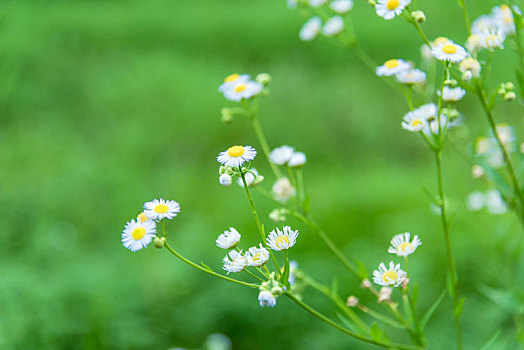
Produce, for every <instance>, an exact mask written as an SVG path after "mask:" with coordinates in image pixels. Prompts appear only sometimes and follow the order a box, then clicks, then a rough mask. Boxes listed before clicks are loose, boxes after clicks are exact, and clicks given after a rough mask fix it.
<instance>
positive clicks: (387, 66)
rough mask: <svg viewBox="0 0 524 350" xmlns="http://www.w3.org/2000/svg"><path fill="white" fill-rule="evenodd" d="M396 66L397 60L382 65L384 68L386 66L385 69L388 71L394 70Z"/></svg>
mask: <svg viewBox="0 0 524 350" xmlns="http://www.w3.org/2000/svg"><path fill="white" fill-rule="evenodd" d="M398 65H399V63H398V60H389V61H386V63H384V66H386V68H388V69H391V68H396V67H398Z"/></svg>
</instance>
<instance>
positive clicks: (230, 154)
mask: <svg viewBox="0 0 524 350" xmlns="http://www.w3.org/2000/svg"><path fill="white" fill-rule="evenodd" d="M256 155H257V151H256V150H255V149H254V148H253V147H251V146H232V147H229V148H228V149H227V151H224V152H220V154H219V155H218V157H217V161H218V162H219V163H220V164H222V165H227V166H230V167H232V168H235V167H240V166H241V165H242V164H244V163H245V162H249V161H252V160H253V159H255V157H256Z"/></svg>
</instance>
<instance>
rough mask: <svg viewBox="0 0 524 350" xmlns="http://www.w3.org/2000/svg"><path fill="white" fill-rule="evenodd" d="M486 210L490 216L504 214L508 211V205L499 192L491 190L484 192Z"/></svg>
mask: <svg viewBox="0 0 524 350" xmlns="http://www.w3.org/2000/svg"><path fill="white" fill-rule="evenodd" d="M486 208H488V211H489V212H490V214H494V215H498V214H504V213H506V212H507V211H508V205H507V204H506V202H505V201H504V199H503V198H502V195H501V194H500V192H499V191H497V190H495V189H493V190H489V191H487V192H486Z"/></svg>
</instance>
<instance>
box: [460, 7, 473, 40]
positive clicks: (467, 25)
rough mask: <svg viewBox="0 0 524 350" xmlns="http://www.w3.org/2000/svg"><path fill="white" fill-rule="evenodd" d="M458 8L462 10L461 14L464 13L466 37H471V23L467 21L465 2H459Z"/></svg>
mask: <svg viewBox="0 0 524 350" xmlns="http://www.w3.org/2000/svg"><path fill="white" fill-rule="evenodd" d="M459 6H460V7H461V8H462V12H463V13H464V23H465V24H466V29H467V30H468V35H471V21H470V20H469V15H468V7H467V6H466V0H459Z"/></svg>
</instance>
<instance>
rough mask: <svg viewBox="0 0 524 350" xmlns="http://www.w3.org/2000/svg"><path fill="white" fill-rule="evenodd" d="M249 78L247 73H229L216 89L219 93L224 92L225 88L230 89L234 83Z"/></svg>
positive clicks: (245, 80) (243, 81) (242, 81)
mask: <svg viewBox="0 0 524 350" xmlns="http://www.w3.org/2000/svg"><path fill="white" fill-rule="evenodd" d="M248 80H249V75H247V74H237V73H235V74H231V75H228V76H227V77H226V78H225V79H224V82H223V83H222V85H220V87H219V88H218V91H220V92H221V93H224V92H226V91H227V90H230V89H231V88H232V87H233V86H235V84H238V83H245V82H247V81H248Z"/></svg>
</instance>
